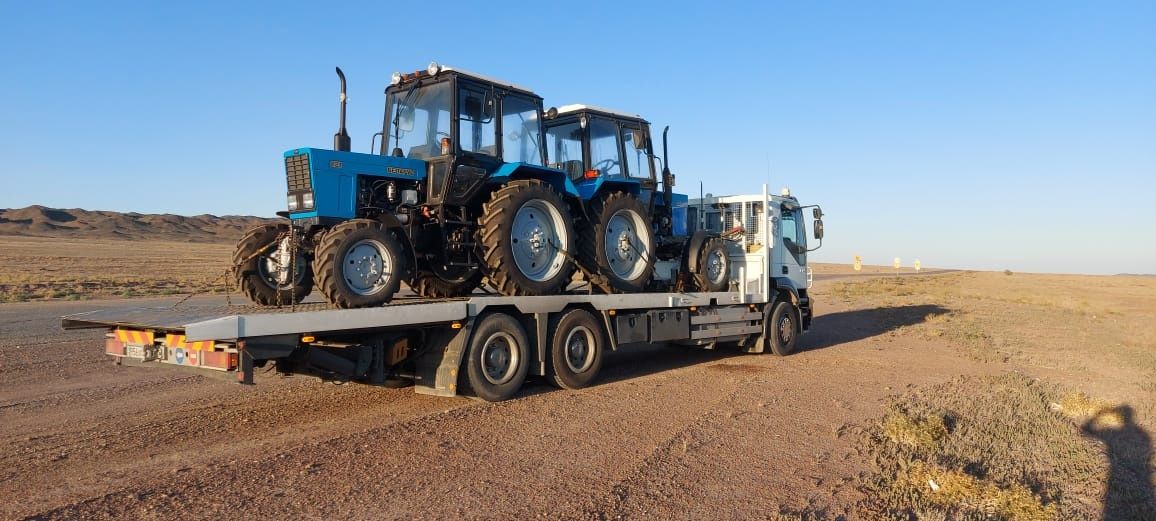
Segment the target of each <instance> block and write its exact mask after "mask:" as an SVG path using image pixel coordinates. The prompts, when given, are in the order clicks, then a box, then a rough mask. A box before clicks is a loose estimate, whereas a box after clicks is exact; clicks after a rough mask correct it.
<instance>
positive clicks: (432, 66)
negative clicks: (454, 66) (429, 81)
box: [425, 62, 442, 76]
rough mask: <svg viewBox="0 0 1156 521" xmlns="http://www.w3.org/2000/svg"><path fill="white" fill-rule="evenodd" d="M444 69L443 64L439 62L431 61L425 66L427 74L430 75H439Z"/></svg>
mask: <svg viewBox="0 0 1156 521" xmlns="http://www.w3.org/2000/svg"><path fill="white" fill-rule="evenodd" d="M441 70H442V66H441V65H438V62H429V66H428V67H426V68H425V72H426V74H429V75H430V76H437V75H438V72H440V71H441Z"/></svg>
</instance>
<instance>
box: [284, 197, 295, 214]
mask: <svg viewBox="0 0 1156 521" xmlns="http://www.w3.org/2000/svg"><path fill="white" fill-rule="evenodd" d="M286 201H287V202H288V204H289V211H295V210H297V196H296V195H290V196H289V197H288V199H286Z"/></svg>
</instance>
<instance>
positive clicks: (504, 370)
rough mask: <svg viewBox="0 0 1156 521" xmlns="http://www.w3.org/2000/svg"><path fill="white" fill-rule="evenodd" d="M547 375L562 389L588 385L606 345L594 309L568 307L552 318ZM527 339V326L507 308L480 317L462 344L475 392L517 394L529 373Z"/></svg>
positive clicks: (494, 396) (495, 397)
mask: <svg viewBox="0 0 1156 521" xmlns="http://www.w3.org/2000/svg"><path fill="white" fill-rule="evenodd" d="M551 331H553V332H554V335H553V337H552V339H551V340H550V346H549V351H548V352H547V364H546V365H547V373H548V374H547V378H548V379H549V381H550V382H551V383H552V384H554V385H556V386H558V387H560V388H563V389H581V388H583V387H586V386H588V385H590V384H591V383H592V382H593V381H594V379H595V378H596V377H597V376H598V371H599V370H601V368H602V353H603V349H604V346H605V345H606V339H605V333H604V332H603V327H602V326H601V325H600V323H599V322H598V319H597V318H596V317H595V316H594V314H593V313H591V312H589V311H586V310H584V309H572V310H570V311H567V312H565V313H563V314H562V315H561V316H560V317H558V318H557V319H556V320H555V321H554V322H552V327H551ZM531 359H532V358H531V353H530V340H529V336H528V335H527V334H526V330H525V328H523V327H522V324H521V323H520V322H519V321H518V320H517V319H515V318H514V317H512V316H510V315H508V314H505V313H491V314H488V315H484V316H482V317H480V318H479V319H478V321H477V324H476V326H475V327H474V330H473V333H472V335H471V337H470V342H469V345H468V347H467V349H466V360H465V365H466V367H465V376H466V384H467V385H468V387H469V389H470V390H471V391H472V392H473V394H474V395H476V396H477V397H479V398H481V399H483V400H486V401H490V402H497V401H502V400H508V399H510V398H512V397H513V396H514V395H515V394H517V392H518V390H519V389H521V388H522V384H523V383H525V381H526V375H527V374H528V373H529V368H530V365H529V364H530V362H531Z"/></svg>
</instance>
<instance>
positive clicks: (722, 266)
mask: <svg viewBox="0 0 1156 521" xmlns="http://www.w3.org/2000/svg"><path fill="white" fill-rule="evenodd" d="M730 271H731V260H730V257H729V256H728V255H727V245H726V243H725V242H723V240H722V239H720V238H717V237H716V238H713V239H709V240H707V241H706V242H705V243H703V245H702V249H700V250H699V252H698V270H697V271H696V272H695V274H694V282H695V285H697V286H698V289H699V290H700V291H726V290H727V289H728V288H727V286H728V284H727V283H728V279H729V277H730Z"/></svg>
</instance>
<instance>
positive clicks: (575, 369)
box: [549, 309, 606, 389]
mask: <svg viewBox="0 0 1156 521" xmlns="http://www.w3.org/2000/svg"><path fill="white" fill-rule="evenodd" d="M550 330H551V331H552V332H553V335H554V339H553V340H552V341H551V343H550V366H549V368H550V380H551V381H552V382H553V383H554V385H557V386H558V387H561V388H563V389H581V388H583V387H586V386H588V385H590V384H591V383H592V382H593V381H594V379H595V378H597V377H598V371H599V370H600V369H602V350H603V346H605V345H606V335H605V334H603V331H604V330H603V327H602V324H601V323H600V322H599V321H598V319H597V318H596V317H595V316H594V315H593V314H591V313H590V312H589V311H586V310H585V309H574V310H571V311H568V312H566V314H565V315H562V318H561V319H559V320H558V322H557V323H555V324H554V325H553V327H551V328H550Z"/></svg>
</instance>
